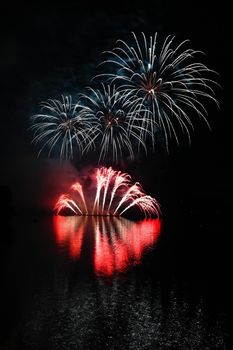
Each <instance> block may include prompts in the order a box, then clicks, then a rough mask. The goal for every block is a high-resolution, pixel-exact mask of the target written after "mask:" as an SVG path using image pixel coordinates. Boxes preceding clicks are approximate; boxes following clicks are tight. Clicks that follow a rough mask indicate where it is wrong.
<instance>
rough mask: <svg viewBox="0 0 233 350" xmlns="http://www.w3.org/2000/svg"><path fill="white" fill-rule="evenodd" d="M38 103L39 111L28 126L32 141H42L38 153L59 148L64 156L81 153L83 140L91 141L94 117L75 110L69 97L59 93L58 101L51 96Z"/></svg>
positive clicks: (68, 156)
mask: <svg viewBox="0 0 233 350" xmlns="http://www.w3.org/2000/svg"><path fill="white" fill-rule="evenodd" d="M40 105H41V111H40V113H39V114H36V115H33V116H32V117H31V121H32V126H31V128H30V129H31V130H32V131H33V133H34V137H33V140H32V143H34V144H36V145H37V144H41V148H40V150H39V153H38V156H39V155H40V154H41V152H42V151H43V150H44V149H45V148H48V156H50V155H51V153H52V152H53V151H55V150H58V149H59V150H60V152H59V154H60V158H64V159H70V158H73V157H74V154H77V153H82V152H83V149H84V147H85V144H86V142H90V136H89V130H90V128H91V127H92V126H93V120H90V119H89V118H88V116H84V115H80V114H79V113H78V110H79V105H78V104H74V103H72V98H71V96H63V95H62V99H61V101H59V100H51V99H50V100H48V101H46V102H41V104H40ZM88 140H89V141H88Z"/></svg>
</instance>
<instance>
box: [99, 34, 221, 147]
mask: <svg viewBox="0 0 233 350" xmlns="http://www.w3.org/2000/svg"><path fill="white" fill-rule="evenodd" d="M132 34H133V44H132V46H131V45H129V44H127V43H126V42H124V41H123V40H118V41H117V46H116V47H115V48H114V49H113V50H112V51H107V52H105V54H107V57H106V59H105V60H104V61H103V62H102V63H101V65H105V67H108V69H109V72H107V73H103V74H100V75H98V76H96V77H102V78H103V77H105V78H107V80H108V81H111V82H114V83H115V84H118V89H119V91H121V92H122V93H123V94H124V96H126V98H128V99H130V101H131V104H132V105H131V106H133V108H136V109H137V111H138V113H137V114H132V115H131V118H130V120H129V124H130V126H131V127H132V128H133V127H134V125H135V123H136V124H139V125H141V131H142V134H141V138H143V139H144V140H145V139H146V137H147V134H148V131H150V132H151V133H152V135H153V143H154V141H155V134H156V132H157V130H162V131H163V133H164V136H165V141H166V146H167V148H168V139H169V138H172V137H175V140H176V142H177V143H179V141H178V134H177V128H181V130H182V132H183V133H185V134H186V135H187V136H188V139H189V142H190V129H193V123H192V121H191V118H190V115H192V114H193V112H194V113H195V114H197V115H198V116H199V117H200V118H201V119H203V120H204V121H205V122H206V123H207V125H208V126H209V123H208V121H207V119H206V115H207V111H206V109H205V107H204V105H203V100H204V99H210V100H212V101H214V102H216V103H217V101H216V99H215V97H214V91H213V87H214V85H218V84H217V83H216V82H215V81H214V80H212V79H210V77H211V74H212V73H216V72H214V71H212V70H210V69H208V68H207V67H206V65H204V64H203V63H200V62H197V61H196V56H197V55H198V53H200V51H195V50H193V49H191V48H185V47H186V45H187V43H188V40H185V41H183V42H181V43H180V44H179V45H175V44H174V39H175V37H174V36H173V37H172V36H168V37H167V38H166V39H165V40H164V42H162V43H161V42H157V41H158V40H157V33H156V34H155V35H154V37H152V36H150V37H149V38H147V37H146V36H145V34H144V33H142V36H141V37H137V36H136V35H135V34H134V33H132ZM113 67H115V68H114V70H113ZM96 77H95V78H96ZM138 115H140V120H138ZM142 115H143V117H142ZM142 136H143V137H142Z"/></svg>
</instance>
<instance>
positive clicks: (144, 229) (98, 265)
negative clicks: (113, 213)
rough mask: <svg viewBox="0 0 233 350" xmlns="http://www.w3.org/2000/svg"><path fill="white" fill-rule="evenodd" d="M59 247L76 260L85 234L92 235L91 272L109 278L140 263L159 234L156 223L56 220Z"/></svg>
mask: <svg viewBox="0 0 233 350" xmlns="http://www.w3.org/2000/svg"><path fill="white" fill-rule="evenodd" d="M54 225H55V232H56V237H57V242H58V244H59V245H66V246H68V248H69V254H70V256H71V257H72V258H77V259H78V258H79V257H80V254H81V249H82V242H83V237H84V233H85V232H87V231H88V232H91V233H92V234H93V235H94V241H93V242H94V250H93V251H94V253H93V254H94V256H93V262H94V271H95V273H96V274H100V275H104V276H111V275H113V273H114V272H123V271H125V270H126V269H127V267H128V266H130V265H135V264H138V263H140V261H141V258H142V256H143V253H144V252H145V250H147V249H148V248H150V247H152V246H153V245H154V244H155V242H156V241H157V239H158V237H159V234H160V226H161V222H160V220H159V219H144V220H142V221H139V222H132V221H129V220H126V219H123V218H116V217H92V218H89V219H88V218H83V217H77V216H70V217H64V216H55V217H54Z"/></svg>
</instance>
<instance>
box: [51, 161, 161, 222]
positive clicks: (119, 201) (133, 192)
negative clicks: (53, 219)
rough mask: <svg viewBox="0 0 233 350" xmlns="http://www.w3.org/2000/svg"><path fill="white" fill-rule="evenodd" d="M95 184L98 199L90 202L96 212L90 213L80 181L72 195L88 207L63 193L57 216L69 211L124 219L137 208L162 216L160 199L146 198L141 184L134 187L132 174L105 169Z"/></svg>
mask: <svg viewBox="0 0 233 350" xmlns="http://www.w3.org/2000/svg"><path fill="white" fill-rule="evenodd" d="M95 181H96V191H95V196H94V200H93V201H92V200H91V201H90V203H88V204H89V205H88V206H89V207H92V209H89V210H88V206H87V205H86V201H85V196H84V192H83V190H82V186H81V185H80V183H79V182H76V183H75V184H73V185H72V186H71V187H70V189H71V190H72V193H73V192H74V191H77V192H78V193H79V195H80V197H81V201H82V203H83V207H84V208H83V207H82V205H81V204H80V203H77V202H76V200H75V199H73V198H72V194H62V195H61V196H60V197H59V199H58V201H57V203H56V205H55V207H54V211H55V214H57V215H58V214H60V213H61V212H62V211H63V210H64V209H66V210H67V209H68V210H71V212H72V213H74V214H76V215H97V216H99V215H108V216H110V215H111V216H121V215H122V214H124V213H125V212H126V211H128V210H129V209H130V208H132V207H137V208H138V209H139V211H141V212H143V213H144V215H145V216H146V217H147V216H153V215H156V216H159V215H160V205H159V203H158V202H157V201H156V199H154V198H152V197H151V196H148V195H146V194H145V192H144V191H143V189H142V187H141V185H140V184H139V183H138V182H136V183H134V184H133V183H132V182H131V178H130V176H129V175H128V174H126V173H122V172H120V171H116V170H113V169H112V168H111V167H110V168H106V167H101V168H98V169H97V170H96V174H95ZM123 189H124V190H125V191H124V192H123ZM92 203H93V205H92ZM114 208H115V209H114Z"/></svg>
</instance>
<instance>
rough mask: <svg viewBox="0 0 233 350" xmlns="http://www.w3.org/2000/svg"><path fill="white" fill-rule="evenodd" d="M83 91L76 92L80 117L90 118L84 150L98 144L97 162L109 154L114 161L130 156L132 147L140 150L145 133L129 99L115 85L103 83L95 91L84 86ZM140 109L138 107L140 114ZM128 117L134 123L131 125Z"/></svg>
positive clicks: (132, 156) (133, 152)
mask: <svg viewBox="0 0 233 350" xmlns="http://www.w3.org/2000/svg"><path fill="white" fill-rule="evenodd" d="M87 91H88V93H87V94H80V100H79V104H80V105H82V107H83V108H82V109H81V110H80V117H81V119H84V120H92V121H94V125H93V126H92V129H91V130H90V132H89V137H90V138H89V142H88V144H87V146H86V147H85V151H89V150H90V148H92V147H94V148H96V145H100V155H99V162H101V161H102V160H104V159H106V157H107V156H110V157H111V159H112V162H113V163H117V161H118V159H119V158H122V157H123V156H124V155H126V156H129V158H130V159H133V158H134V154H135V151H134V149H135V148H137V149H141V148H142V149H144V151H145V152H146V145H145V142H144V140H143V139H142V137H141V136H142V135H143V133H145V132H146V130H147V129H145V123H143V121H142V118H141V117H140V114H139V110H138V107H137V105H136V106H133V103H134V102H135V98H134V99H133V102H131V98H129V97H128V96H126V95H124V94H121V93H120V92H119V91H117V90H116V88H115V86H111V85H107V86H105V85H104V84H102V85H101V87H100V88H99V89H97V90H94V89H92V88H87ZM142 112H143V109H142V107H141V106H140V113H142ZM132 119H134V120H135V122H134V123H133V124H132V123H131V121H132Z"/></svg>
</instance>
